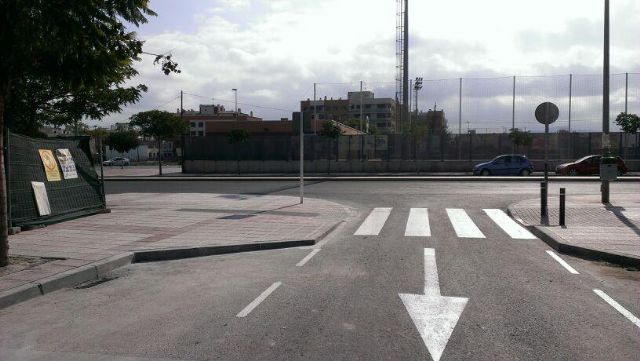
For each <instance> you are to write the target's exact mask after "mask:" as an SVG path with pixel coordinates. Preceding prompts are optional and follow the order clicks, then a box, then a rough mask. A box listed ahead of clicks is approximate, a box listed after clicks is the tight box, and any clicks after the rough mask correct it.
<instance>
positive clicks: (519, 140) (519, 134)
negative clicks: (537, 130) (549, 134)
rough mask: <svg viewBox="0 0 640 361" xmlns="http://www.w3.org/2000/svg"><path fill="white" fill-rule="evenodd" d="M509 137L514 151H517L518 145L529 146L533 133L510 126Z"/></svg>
mask: <svg viewBox="0 0 640 361" xmlns="http://www.w3.org/2000/svg"><path fill="white" fill-rule="evenodd" d="M509 138H511V141H512V142H513V146H514V148H515V151H516V152H517V151H518V146H519V145H523V146H526V147H528V146H530V145H531V143H533V135H531V132H530V131H521V130H520V129H518V128H512V129H510V130H509Z"/></svg>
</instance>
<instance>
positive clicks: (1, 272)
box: [0, 256, 55, 277]
mask: <svg viewBox="0 0 640 361" xmlns="http://www.w3.org/2000/svg"><path fill="white" fill-rule="evenodd" d="M51 261H55V259H53V258H40V257H13V256H10V257H9V265H7V266H6V267H0V277H2V276H6V275H8V274H11V273H15V272H20V271H24V270H26V269H29V268H32V267H35V266H39V265H41V264H45V263H47V262H51Z"/></svg>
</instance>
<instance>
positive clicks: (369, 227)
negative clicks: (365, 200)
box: [354, 208, 392, 236]
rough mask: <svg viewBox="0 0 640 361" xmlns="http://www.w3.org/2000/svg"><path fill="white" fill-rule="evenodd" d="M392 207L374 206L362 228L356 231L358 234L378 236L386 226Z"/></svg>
mask: <svg viewBox="0 0 640 361" xmlns="http://www.w3.org/2000/svg"><path fill="white" fill-rule="evenodd" d="M391 209H392V208H374V209H373V210H372V211H371V213H370V214H369V216H368V217H367V219H365V220H364V222H362V224H361V225H360V228H358V230H357V231H356V233H354V235H356V236H377V235H378V234H379V233H380V231H381V230H382V227H383V226H384V224H385V222H386V221H387V218H389V214H391Z"/></svg>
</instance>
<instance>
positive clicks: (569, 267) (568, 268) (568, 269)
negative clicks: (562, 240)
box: [547, 250, 580, 275]
mask: <svg viewBox="0 0 640 361" xmlns="http://www.w3.org/2000/svg"><path fill="white" fill-rule="evenodd" d="M547 254H549V256H551V258H553V259H555V260H556V261H558V263H560V264H561V265H562V267H564V268H566V269H567V271H569V272H571V273H573V274H574V275H579V274H580V273H578V271H576V269H575V268H573V267H571V266H570V265H569V264H568V263H567V262H565V260H563V259H562V258H560V256H558V255H557V254H556V253H555V252H554V251H551V250H547Z"/></svg>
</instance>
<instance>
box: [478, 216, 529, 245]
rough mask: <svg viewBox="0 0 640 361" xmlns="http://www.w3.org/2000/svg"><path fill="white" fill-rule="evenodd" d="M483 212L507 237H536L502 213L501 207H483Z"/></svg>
mask: <svg viewBox="0 0 640 361" xmlns="http://www.w3.org/2000/svg"><path fill="white" fill-rule="evenodd" d="M483 211H484V213H486V214H487V216H489V218H491V219H492V220H493V221H494V222H495V223H496V224H497V225H498V226H499V227H500V228H502V230H503V231H505V232H506V233H507V234H508V235H509V237H511V238H513V239H536V236H534V235H533V234H531V232H529V231H527V230H526V229H524V227H522V226H521V225H519V224H518V223H516V221H514V220H513V219H511V217H509V216H508V215H507V214H506V213H504V212H503V211H502V210H501V209H483Z"/></svg>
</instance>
